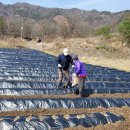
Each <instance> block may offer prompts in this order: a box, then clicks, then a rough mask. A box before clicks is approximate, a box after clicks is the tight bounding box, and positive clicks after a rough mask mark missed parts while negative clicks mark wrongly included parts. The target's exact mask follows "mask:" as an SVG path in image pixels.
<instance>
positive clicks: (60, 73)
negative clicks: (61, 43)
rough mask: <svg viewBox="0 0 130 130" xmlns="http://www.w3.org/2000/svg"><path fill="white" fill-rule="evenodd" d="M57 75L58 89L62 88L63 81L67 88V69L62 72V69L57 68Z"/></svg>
mask: <svg viewBox="0 0 130 130" xmlns="http://www.w3.org/2000/svg"><path fill="white" fill-rule="evenodd" d="M58 74H59V78H58V87H62V86H63V83H62V82H63V79H64V80H65V81H67V84H66V85H67V86H68V85H69V83H70V79H69V69H68V70H63V69H62V68H58Z"/></svg>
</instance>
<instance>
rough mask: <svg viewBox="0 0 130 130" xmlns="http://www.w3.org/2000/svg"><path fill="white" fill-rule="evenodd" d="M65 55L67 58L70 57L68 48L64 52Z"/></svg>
mask: <svg viewBox="0 0 130 130" xmlns="http://www.w3.org/2000/svg"><path fill="white" fill-rule="evenodd" d="M63 54H64V55H65V56H67V55H68V48H65V49H64V50H63Z"/></svg>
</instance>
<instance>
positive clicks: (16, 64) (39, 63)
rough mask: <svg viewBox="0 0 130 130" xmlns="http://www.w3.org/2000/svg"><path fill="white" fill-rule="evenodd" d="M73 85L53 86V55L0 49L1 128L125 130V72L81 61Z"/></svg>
mask: <svg viewBox="0 0 130 130" xmlns="http://www.w3.org/2000/svg"><path fill="white" fill-rule="evenodd" d="M86 68H87V72H88V77H87V79H86V83H85V90H84V94H85V95H86V97H84V98H81V97H79V96H78V95H76V94H75V92H76V89H77V87H74V88H70V87H69V88H58V87H57V79H58V73H57V63H56V57H55V56H53V55H50V54H47V53H43V52H40V51H36V50H32V49H5V48H3V49H2V48H1V49H0V130H63V129H68V130H69V129H73V130H76V129H77V130H79V129H80V130H82V129H88V130H89V129H90V130H99V129H100V130H109V129H111V130H115V129H118V130H129V129H130V127H129V126H130V123H129V120H130V114H129V110H130V95H129V92H130V73H129V72H125V71H121V70H117V69H113V68H108V67H101V66H96V65H95V66H94V65H91V64H86Z"/></svg>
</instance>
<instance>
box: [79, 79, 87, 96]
mask: <svg viewBox="0 0 130 130" xmlns="http://www.w3.org/2000/svg"><path fill="white" fill-rule="evenodd" d="M85 79H86V77H84V78H79V83H78V87H79V94H80V96H81V97H83V96H84V87H85V85H84V84H85Z"/></svg>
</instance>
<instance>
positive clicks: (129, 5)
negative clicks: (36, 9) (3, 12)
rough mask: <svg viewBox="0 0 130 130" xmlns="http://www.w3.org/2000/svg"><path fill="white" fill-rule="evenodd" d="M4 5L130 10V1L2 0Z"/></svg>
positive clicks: (114, 10) (112, 10)
mask: <svg viewBox="0 0 130 130" xmlns="http://www.w3.org/2000/svg"><path fill="white" fill-rule="evenodd" d="M0 2H2V3H4V4H13V3H16V2H26V3H30V4H33V5H40V6H43V7H48V8H52V7H57V8H66V9H68V8H79V9H85V10H92V9H96V10H98V11H111V12H119V11H122V10H130V0H0Z"/></svg>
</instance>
